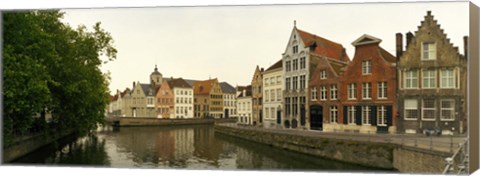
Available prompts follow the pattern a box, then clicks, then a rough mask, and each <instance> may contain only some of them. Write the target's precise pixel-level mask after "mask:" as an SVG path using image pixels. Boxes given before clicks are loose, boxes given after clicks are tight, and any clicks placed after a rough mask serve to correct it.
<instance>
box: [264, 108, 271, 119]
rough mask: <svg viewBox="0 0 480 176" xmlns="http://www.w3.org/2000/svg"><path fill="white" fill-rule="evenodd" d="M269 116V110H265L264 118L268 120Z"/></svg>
mask: <svg viewBox="0 0 480 176" xmlns="http://www.w3.org/2000/svg"><path fill="white" fill-rule="evenodd" d="M269 116H270V111H269V108H266V111H265V117H266V118H268V117H269Z"/></svg>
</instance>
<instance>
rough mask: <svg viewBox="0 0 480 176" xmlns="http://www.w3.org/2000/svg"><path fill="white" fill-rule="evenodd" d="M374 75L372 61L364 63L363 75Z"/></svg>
mask: <svg viewBox="0 0 480 176" xmlns="http://www.w3.org/2000/svg"><path fill="white" fill-rule="evenodd" d="M371 74H372V61H370V60H366V61H362V75H371Z"/></svg>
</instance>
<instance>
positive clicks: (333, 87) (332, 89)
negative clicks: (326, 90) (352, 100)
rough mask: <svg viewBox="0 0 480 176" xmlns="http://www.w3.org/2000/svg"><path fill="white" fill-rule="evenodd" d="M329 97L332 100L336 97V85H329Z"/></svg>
mask: <svg viewBox="0 0 480 176" xmlns="http://www.w3.org/2000/svg"><path fill="white" fill-rule="evenodd" d="M330 99H332V100H336V99H337V85H331V86H330Z"/></svg>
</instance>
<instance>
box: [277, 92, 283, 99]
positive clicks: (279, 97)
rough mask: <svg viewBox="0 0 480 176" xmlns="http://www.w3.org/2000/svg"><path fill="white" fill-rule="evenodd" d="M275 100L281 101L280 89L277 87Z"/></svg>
mask: <svg viewBox="0 0 480 176" xmlns="http://www.w3.org/2000/svg"><path fill="white" fill-rule="evenodd" d="M277 101H282V89H277Z"/></svg>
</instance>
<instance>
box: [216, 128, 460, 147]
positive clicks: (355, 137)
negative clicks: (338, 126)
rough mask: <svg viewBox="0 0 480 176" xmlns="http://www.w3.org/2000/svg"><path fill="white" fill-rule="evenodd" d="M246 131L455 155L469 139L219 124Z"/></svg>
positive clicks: (456, 136) (449, 136)
mask: <svg viewBox="0 0 480 176" xmlns="http://www.w3.org/2000/svg"><path fill="white" fill-rule="evenodd" d="M217 125H221V126H229V127H235V128H240V129H246V130H255V131H263V132H270V133H277V134H289V135H298V136H307V137H318V138H331V139H344V140H350V141H366V142H378V143H391V144H399V145H402V146H409V147H413V148H419V149H425V150H431V151H439V152H447V153H453V152H454V151H455V150H456V149H457V148H458V147H459V144H460V143H462V142H464V141H465V140H466V139H467V136H466V135H465V134H464V135H442V136H426V135H423V134H377V133H371V134H369V133H353V132H323V131H317V130H303V129H283V128H261V127H253V126H243V125H237V124H234V123H224V124H217Z"/></svg>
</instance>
